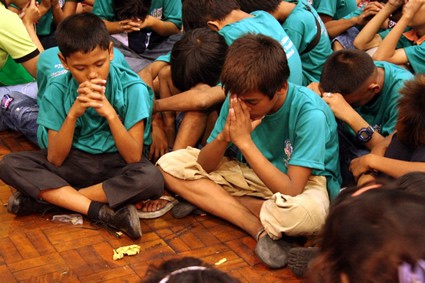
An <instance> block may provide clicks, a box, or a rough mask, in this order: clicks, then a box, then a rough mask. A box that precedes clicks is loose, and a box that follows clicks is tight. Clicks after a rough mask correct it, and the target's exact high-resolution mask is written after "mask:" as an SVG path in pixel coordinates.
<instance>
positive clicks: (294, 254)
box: [288, 247, 319, 277]
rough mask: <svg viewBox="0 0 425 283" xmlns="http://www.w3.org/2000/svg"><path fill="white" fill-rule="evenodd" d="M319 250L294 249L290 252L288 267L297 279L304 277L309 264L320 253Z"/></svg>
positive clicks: (314, 248)
mask: <svg viewBox="0 0 425 283" xmlns="http://www.w3.org/2000/svg"><path fill="white" fill-rule="evenodd" d="M318 250H319V248H316V247H313V248H304V247H296V248H292V249H290V250H289V252H288V267H289V269H291V271H292V272H293V273H294V274H295V275H296V276H297V277H304V275H305V273H306V271H307V269H308V264H309V262H310V261H311V260H312V259H313V258H314V257H315V255H316V254H317V253H318Z"/></svg>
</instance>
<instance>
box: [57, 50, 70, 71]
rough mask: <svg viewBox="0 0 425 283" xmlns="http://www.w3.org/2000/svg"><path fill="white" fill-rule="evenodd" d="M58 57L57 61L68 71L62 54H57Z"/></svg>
mask: <svg viewBox="0 0 425 283" xmlns="http://www.w3.org/2000/svg"><path fill="white" fill-rule="evenodd" d="M58 57H59V60H60V61H61V63H62V66H63V67H64V68H65V69H66V70H69V67H68V64H67V63H66V59H65V57H64V56H63V55H62V53H60V52H59V53H58Z"/></svg>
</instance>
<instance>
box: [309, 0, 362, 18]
mask: <svg viewBox="0 0 425 283" xmlns="http://www.w3.org/2000/svg"><path fill="white" fill-rule="evenodd" d="M313 7H314V8H315V9H316V11H317V13H319V14H324V15H327V16H330V17H332V18H333V19H334V20H339V19H341V18H342V17H344V16H346V15H348V14H349V13H351V12H353V11H355V10H356V9H357V2H356V0H320V1H313Z"/></svg>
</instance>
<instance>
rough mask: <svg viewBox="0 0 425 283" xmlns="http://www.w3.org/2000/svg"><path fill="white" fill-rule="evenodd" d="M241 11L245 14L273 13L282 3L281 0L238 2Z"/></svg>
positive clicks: (240, 0)
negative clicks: (256, 12)
mask: <svg viewBox="0 0 425 283" xmlns="http://www.w3.org/2000/svg"><path fill="white" fill-rule="evenodd" d="M238 3H239V5H240V6H241V10H242V11H244V12H247V13H251V12H254V11H258V10H262V11H267V12H273V11H274V10H276V8H277V7H278V6H279V5H280V3H282V0H263V1H259V0H238Z"/></svg>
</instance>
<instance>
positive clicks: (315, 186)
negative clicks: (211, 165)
mask: <svg viewBox="0 0 425 283" xmlns="http://www.w3.org/2000/svg"><path fill="white" fill-rule="evenodd" d="M199 151H200V150H199V149H196V148H192V147H188V148H186V149H181V150H176V151H173V152H170V153H167V154H166V155H164V156H162V157H161V158H160V159H159V160H158V162H157V165H158V166H160V167H161V169H162V170H164V171H165V172H166V173H168V174H170V175H172V176H174V177H176V178H178V179H181V180H188V181H189V180H191V181H193V180H199V179H203V178H207V179H210V180H212V181H214V182H215V183H217V184H219V185H220V186H222V187H223V189H225V190H226V191H227V192H228V193H229V194H230V195H232V196H235V197H241V196H252V197H259V198H263V199H266V201H265V202H264V204H263V205H262V208H261V212H260V220H261V222H262V224H263V226H264V228H265V230H266V231H267V233H268V234H269V235H270V236H271V237H272V238H274V239H278V238H280V237H282V233H285V234H286V235H289V236H299V235H311V234H315V233H317V232H318V231H319V230H320V229H321V227H322V225H323V224H324V222H325V218H326V215H327V213H328V209H329V197H328V192H327V190H326V178H325V177H324V176H310V178H309V180H308V183H307V185H306V187H305V189H304V191H303V193H302V194H300V195H298V196H295V197H291V196H287V195H283V194H280V193H275V194H273V192H272V191H270V190H269V189H268V188H267V187H266V186H265V185H264V183H263V182H262V181H261V180H260V178H258V176H257V175H256V174H255V172H254V171H253V170H252V169H251V168H250V167H248V166H247V165H246V164H245V163H241V162H239V161H236V160H231V159H229V158H227V157H224V158H223V159H222V161H221V162H220V164H219V166H218V168H217V169H216V170H215V171H213V172H210V173H207V172H206V171H205V170H204V169H203V168H202V167H201V165H199V163H197V162H196V161H197V159H198V155H199Z"/></svg>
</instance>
